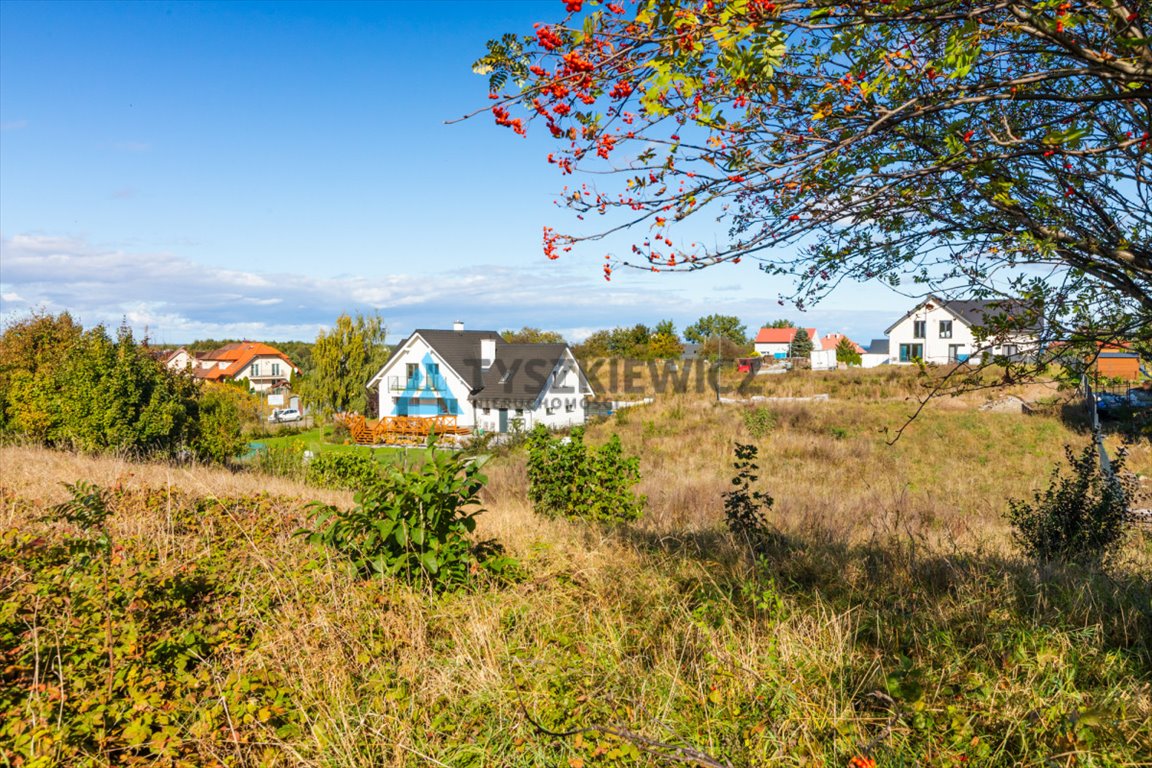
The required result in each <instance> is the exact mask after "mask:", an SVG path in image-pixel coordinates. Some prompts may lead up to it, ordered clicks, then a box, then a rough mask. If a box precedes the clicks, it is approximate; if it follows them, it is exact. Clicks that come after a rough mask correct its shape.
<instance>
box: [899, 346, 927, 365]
mask: <svg viewBox="0 0 1152 768" xmlns="http://www.w3.org/2000/svg"><path fill="white" fill-rule="evenodd" d="M923 359H924V345H923V344H901V345H900V362H902V363H910V362H912V361H913V360H923Z"/></svg>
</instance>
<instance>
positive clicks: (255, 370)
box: [252, 363, 260, 376]
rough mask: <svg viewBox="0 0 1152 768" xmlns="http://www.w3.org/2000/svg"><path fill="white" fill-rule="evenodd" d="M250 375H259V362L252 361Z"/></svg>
mask: <svg viewBox="0 0 1152 768" xmlns="http://www.w3.org/2000/svg"><path fill="white" fill-rule="evenodd" d="M252 375H253V376H259V375H260V363H252Z"/></svg>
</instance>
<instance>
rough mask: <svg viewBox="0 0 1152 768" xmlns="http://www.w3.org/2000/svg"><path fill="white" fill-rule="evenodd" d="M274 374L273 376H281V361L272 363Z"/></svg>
mask: <svg viewBox="0 0 1152 768" xmlns="http://www.w3.org/2000/svg"><path fill="white" fill-rule="evenodd" d="M272 375H273V376H279V375H280V363H272Z"/></svg>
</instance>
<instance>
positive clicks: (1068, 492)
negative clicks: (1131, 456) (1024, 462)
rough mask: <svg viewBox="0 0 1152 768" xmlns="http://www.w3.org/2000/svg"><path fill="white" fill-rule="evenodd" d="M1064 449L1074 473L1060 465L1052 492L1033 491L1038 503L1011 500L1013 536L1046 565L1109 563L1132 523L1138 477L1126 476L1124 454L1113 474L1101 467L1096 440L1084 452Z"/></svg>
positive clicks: (1028, 553)
mask: <svg viewBox="0 0 1152 768" xmlns="http://www.w3.org/2000/svg"><path fill="white" fill-rule="evenodd" d="M1064 450H1065V453H1066V454H1067V457H1068V464H1069V465H1070V467H1071V470H1072V471H1071V474H1070V475H1061V474H1060V469H1059V468H1056V469H1055V470H1053V472H1052V481H1051V483H1050V484H1049V486H1048V488H1047V490H1045V491H1044V492H1043V493H1041V492H1039V491H1037V492H1036V493H1035V494H1033V501H1032V503H1028V502H1025V501H1020V500H1017V499H1011V500H1009V502H1008V520H1009V522H1011V524H1012V528H1013V538H1014V539H1015V540H1016V543H1017V544H1018V545H1019V546H1020V548H1021V549H1023V550H1024V552H1025V553H1026V554H1027V555H1028V556H1029V557H1031V558H1033V559H1034V560H1037V561H1038V562H1041V563H1052V562H1062V563H1075V564H1078V565H1087V566H1094V565H1103V564H1106V563H1107V562H1108V560H1109V559H1111V557H1112V556H1113V555H1114V554H1115V553H1116V550H1117V549H1119V547H1120V545H1121V543H1122V542H1123V539H1124V534H1125V532H1126V530H1127V528H1128V527H1129V526H1130V524H1131V523H1132V513H1131V511H1130V509H1129V505H1130V503H1131V499H1132V481H1131V480H1130V479H1127V478H1124V477H1123V475H1122V470H1123V467H1124V453H1123V452H1121V453H1120V454H1119V455H1118V456H1117V457H1116V459H1115V460H1114V461H1113V462H1112V473H1111V474H1109V473H1106V472H1104V471H1103V470H1102V469H1101V467H1100V457H1099V453H1098V451H1097V449H1096V444H1095V442H1093V443H1092V444H1090V445H1089V446H1088V447H1087V448H1085V449H1084V450H1083V451H1082V452H1081V453H1080V455H1079V456H1077V455H1076V454H1074V453H1073V451H1072V449H1071V448H1070V447H1065V449H1064Z"/></svg>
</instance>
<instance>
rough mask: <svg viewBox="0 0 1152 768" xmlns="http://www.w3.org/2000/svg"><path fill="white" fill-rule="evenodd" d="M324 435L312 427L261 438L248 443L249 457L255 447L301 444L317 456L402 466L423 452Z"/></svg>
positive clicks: (322, 431) (320, 430) (322, 430)
mask: <svg viewBox="0 0 1152 768" xmlns="http://www.w3.org/2000/svg"><path fill="white" fill-rule="evenodd" d="M326 434H327V428H325V427H313V428H312V429H309V430H307V431H304V432H300V433H299V434H295V435H285V436H283V437H262V438H260V439H258V440H253V441H252V442H251V443H249V455H251V454H252V453H254V451H253V450H252V449H256V450H259V449H258V448H257V446H264V447H268V448H270V447H273V446H288V445H292V444H295V443H303V444H304V449H305V450H308V451H312V452H313V453H315V454H317V455H319V454H321V453H363V454H367V455H369V456H371V457H373V458H374V459H376V461H378V462H380V463H381V464H402V463H404V462H405V460H407V461H409V462H414V461H419V460H420V457H421V456H422V455H423V450H424V449H423V448H390V447H383V448H373V447H371V446H367V445H356V444H355V443H350V444H342V443H330V442H327V440H326V439H325V436H326Z"/></svg>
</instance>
